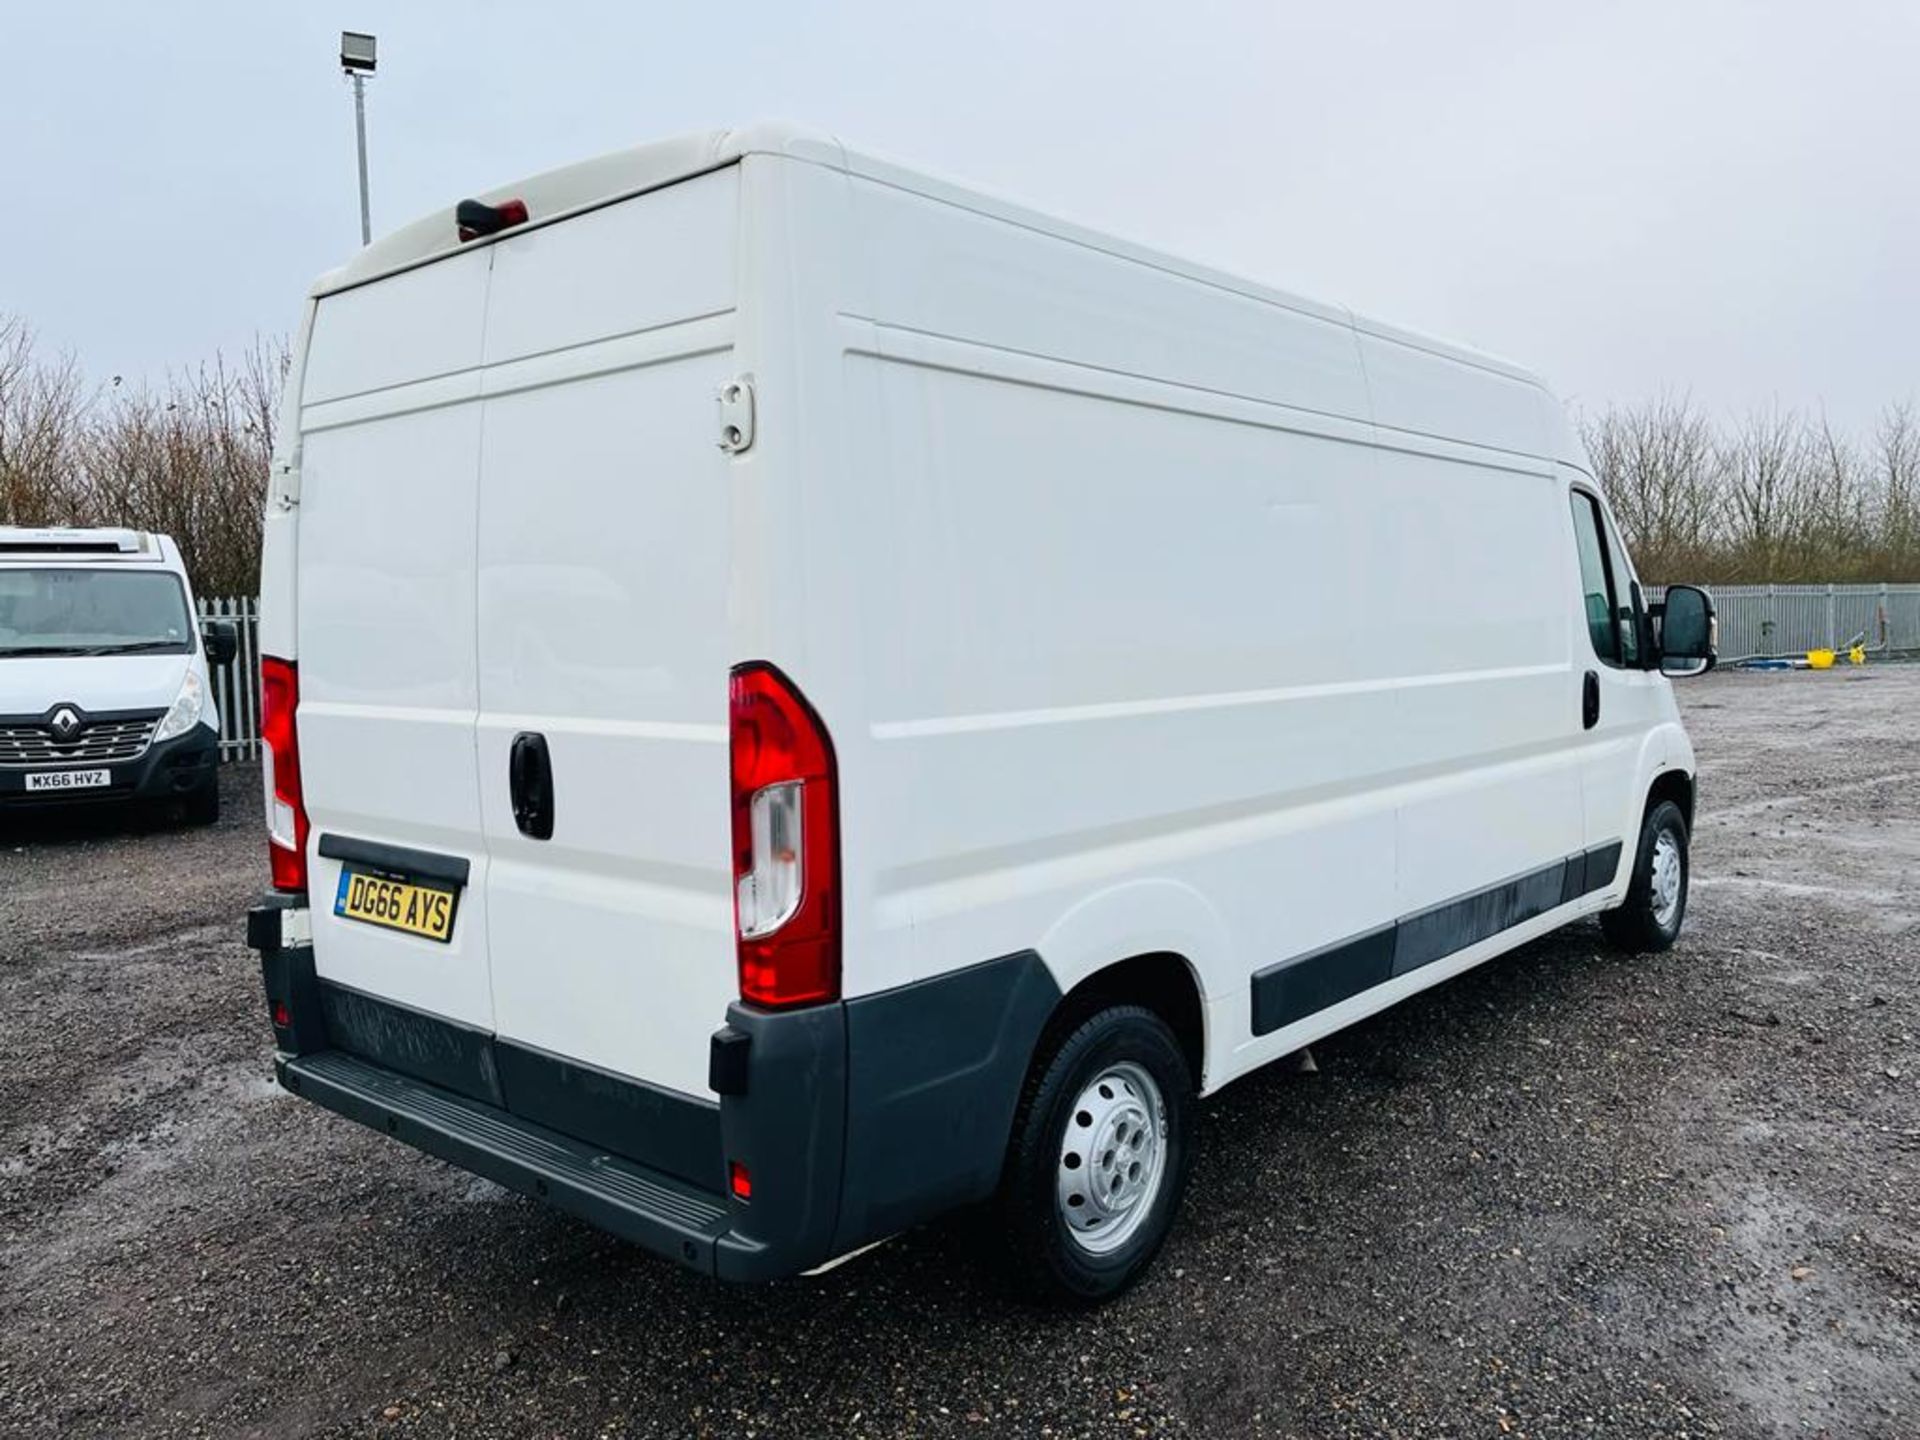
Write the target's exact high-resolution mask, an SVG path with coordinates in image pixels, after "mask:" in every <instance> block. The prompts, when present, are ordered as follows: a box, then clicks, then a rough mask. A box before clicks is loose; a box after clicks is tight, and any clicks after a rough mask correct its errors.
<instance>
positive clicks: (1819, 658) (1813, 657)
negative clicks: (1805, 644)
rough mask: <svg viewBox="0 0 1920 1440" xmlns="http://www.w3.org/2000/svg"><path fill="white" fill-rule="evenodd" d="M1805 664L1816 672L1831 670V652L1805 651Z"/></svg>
mask: <svg viewBox="0 0 1920 1440" xmlns="http://www.w3.org/2000/svg"><path fill="white" fill-rule="evenodd" d="M1807 664H1809V665H1811V666H1812V667H1813V668H1814V669H1816V670H1831V669H1832V668H1833V651H1831V650H1809V651H1807Z"/></svg>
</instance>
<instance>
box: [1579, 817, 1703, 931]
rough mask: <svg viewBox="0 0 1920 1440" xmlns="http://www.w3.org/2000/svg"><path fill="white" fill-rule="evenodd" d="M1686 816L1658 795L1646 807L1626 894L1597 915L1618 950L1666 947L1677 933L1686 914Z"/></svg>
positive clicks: (1687, 864) (1687, 866)
mask: <svg viewBox="0 0 1920 1440" xmlns="http://www.w3.org/2000/svg"><path fill="white" fill-rule="evenodd" d="M1688 869H1689V862H1688V858H1687V820H1686V817H1685V816H1684V815H1682V814H1681V813H1680V807H1679V806H1678V805H1676V804H1674V803H1673V802H1672V801H1671V800H1662V801H1661V802H1660V803H1659V804H1658V805H1656V806H1654V807H1653V809H1651V810H1649V811H1648V812H1647V818H1646V820H1645V822H1644V823H1643V824H1642V825H1641V827H1640V845H1639V849H1638V850H1637V851H1636V853H1635V855H1634V861H1633V878H1632V880H1631V881H1629V882H1628V885H1627V898H1626V900H1625V901H1623V902H1622V903H1621V904H1620V906H1619V907H1618V908H1617V909H1613V910H1608V911H1605V912H1603V913H1602V914H1601V916H1600V928H1601V929H1602V930H1604V931H1606V934H1607V938H1608V939H1609V940H1611V941H1612V942H1613V943H1614V944H1615V945H1618V946H1619V947H1620V948H1621V949H1622V950H1629V951H1633V952H1635V953H1641V952H1649V951H1657V950H1665V949H1667V948H1668V947H1669V946H1671V945H1672V944H1673V942H1674V941H1675V940H1677V939H1679V938H1680V925H1681V922H1683V921H1684V920H1685V919H1686V918H1687V874H1688Z"/></svg>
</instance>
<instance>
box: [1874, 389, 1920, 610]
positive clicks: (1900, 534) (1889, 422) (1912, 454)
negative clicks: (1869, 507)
mask: <svg viewBox="0 0 1920 1440" xmlns="http://www.w3.org/2000/svg"><path fill="white" fill-rule="evenodd" d="M1872 465H1873V471H1874V475H1873V488H1874V495H1873V502H1872V503H1873V533H1874V546H1873V550H1874V569H1875V570H1877V571H1878V572H1879V575H1878V578H1879V579H1882V580H1920V417H1916V416H1915V414H1914V408H1913V403H1912V402H1911V401H1902V402H1901V403H1900V404H1897V405H1890V406H1888V407H1887V409H1886V411H1885V412H1884V413H1883V414H1882V415H1881V417H1880V425H1879V428H1878V429H1877V430H1876V431H1875V432H1874V437H1873V456H1872Z"/></svg>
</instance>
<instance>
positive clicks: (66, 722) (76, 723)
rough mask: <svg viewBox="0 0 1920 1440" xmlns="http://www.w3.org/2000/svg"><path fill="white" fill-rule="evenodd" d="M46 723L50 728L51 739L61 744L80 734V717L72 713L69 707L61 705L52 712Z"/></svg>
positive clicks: (71, 708)
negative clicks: (51, 732) (49, 719)
mask: <svg viewBox="0 0 1920 1440" xmlns="http://www.w3.org/2000/svg"><path fill="white" fill-rule="evenodd" d="M48 723H49V724H50V725H51V726H52V729H53V738H54V739H56V740H58V741H60V742H62V743H63V744H64V743H65V742H66V741H69V740H71V739H73V737H74V736H76V735H78V734H79V733H80V717H79V716H78V715H76V714H74V713H73V707H72V706H71V705H62V706H61V707H60V708H59V709H58V710H56V711H54V712H53V719H52V720H51V721H49V722H48Z"/></svg>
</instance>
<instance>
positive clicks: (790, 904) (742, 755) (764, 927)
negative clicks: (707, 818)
mask: <svg viewBox="0 0 1920 1440" xmlns="http://www.w3.org/2000/svg"><path fill="white" fill-rule="evenodd" d="M729 702H730V703H729V707H728V709H729V719H730V724H729V727H728V745H729V750H730V752H731V760H732V769H733V892H734V921H735V930H736V934H737V938H738V945H739V956H740V998H741V999H742V1000H746V1001H749V1002H751V1003H753V1004H755V1005H766V1006H780V1005H804V1004H809V1003H812V1002H814V1001H820V1000H833V999H837V998H839V994H840V874H839V871H840V815H839V809H840V806H839V797H838V795H837V793H836V788H837V787H836V784H835V776H834V764H833V743H832V741H831V740H829V739H828V738H827V730H826V726H824V725H823V724H821V723H820V717H819V716H818V715H816V714H815V713H814V710H813V707H812V706H811V705H809V704H808V703H807V702H806V700H805V698H804V697H803V696H802V695H801V694H800V692H799V691H798V690H797V689H795V688H794V686H793V683H792V682H791V681H790V680H788V679H787V677H786V676H784V675H782V674H781V673H780V672H779V671H778V670H776V669H774V668H773V667H772V666H771V665H765V664H752V665H742V666H739V667H738V668H737V669H735V670H734V672H733V680H732V685H731V687H730V694H729Z"/></svg>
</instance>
